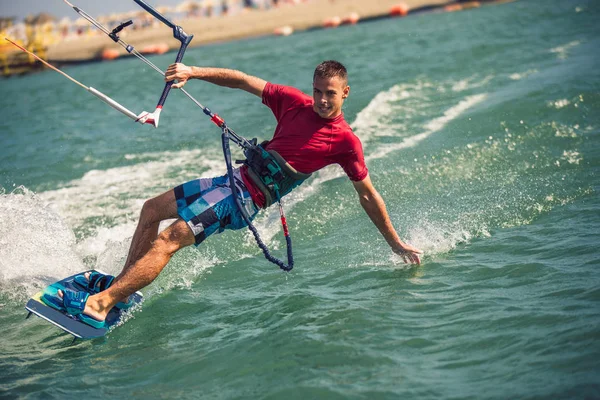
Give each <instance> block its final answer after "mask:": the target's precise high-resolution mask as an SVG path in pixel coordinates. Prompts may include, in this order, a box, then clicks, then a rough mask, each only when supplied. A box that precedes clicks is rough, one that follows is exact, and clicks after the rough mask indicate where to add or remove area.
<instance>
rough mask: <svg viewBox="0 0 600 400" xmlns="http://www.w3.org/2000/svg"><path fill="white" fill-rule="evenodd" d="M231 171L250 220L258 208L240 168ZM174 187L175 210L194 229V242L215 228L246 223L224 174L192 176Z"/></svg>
mask: <svg viewBox="0 0 600 400" xmlns="http://www.w3.org/2000/svg"><path fill="white" fill-rule="evenodd" d="M233 175H234V181H235V185H236V188H237V190H238V193H239V194H240V199H241V201H242V205H243V206H244V207H245V208H246V212H247V213H248V215H249V216H250V220H252V219H254V217H255V216H256V214H257V213H258V210H259V209H258V207H257V206H256V205H255V204H254V202H253V201H252V198H251V197H250V194H249V193H248V189H247V188H246V185H244V182H243V181H242V177H241V176H240V170H239V168H238V169H236V170H234V171H233ZM173 190H174V191H175V198H176V199H177V213H178V214H179V216H180V217H181V218H182V219H183V220H184V221H185V222H187V224H188V226H189V227H190V229H191V230H192V232H193V233H194V237H195V238H196V246H198V245H199V244H200V243H202V242H203V241H204V239H206V238H207V237H208V236H210V235H212V234H213V233H215V232H217V233H221V232H223V231H224V230H225V229H241V228H244V227H246V226H247V224H246V222H245V221H244V219H243V218H242V214H241V213H240V210H239V209H238V207H237V205H236V204H235V200H234V198H233V193H231V187H230V185H229V177H228V176H227V174H225V175H223V176H220V177H218V178H200V179H194V180H192V181H189V182H187V183H184V184H183V185H179V186H177V187H175V189H173Z"/></svg>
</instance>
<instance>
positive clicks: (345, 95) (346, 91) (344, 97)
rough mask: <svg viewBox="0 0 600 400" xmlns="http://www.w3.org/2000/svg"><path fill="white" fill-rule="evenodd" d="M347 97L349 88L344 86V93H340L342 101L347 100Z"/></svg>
mask: <svg viewBox="0 0 600 400" xmlns="http://www.w3.org/2000/svg"><path fill="white" fill-rule="evenodd" d="M349 95H350V86H346V87H345V88H344V91H343V92H342V99H346V98H348V96H349Z"/></svg>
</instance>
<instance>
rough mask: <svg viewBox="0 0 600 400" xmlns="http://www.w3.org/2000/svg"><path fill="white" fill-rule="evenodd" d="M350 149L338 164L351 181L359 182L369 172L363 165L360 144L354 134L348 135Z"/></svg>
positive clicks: (363, 156) (365, 165)
mask: <svg viewBox="0 0 600 400" xmlns="http://www.w3.org/2000/svg"><path fill="white" fill-rule="evenodd" d="M349 141H350V149H349V151H348V153H347V154H346V155H345V157H344V159H343V160H342V161H341V162H340V163H339V164H340V166H341V167H342V168H343V169H344V172H345V173H346V175H348V178H350V180H351V181H354V182H359V181H362V180H363V179H365V178H366V177H367V175H368V174H369V170H368V169H367V164H366V163H365V155H364V153H363V148H362V143H361V142H360V139H359V138H358V137H356V136H355V135H354V134H350V140H349Z"/></svg>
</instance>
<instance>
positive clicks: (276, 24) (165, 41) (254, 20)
mask: <svg viewBox="0 0 600 400" xmlns="http://www.w3.org/2000/svg"><path fill="white" fill-rule="evenodd" d="M509 1H514V0H488V1H454V0H452V1H448V0H405V1H403V2H401V3H399V2H398V0H372V1H365V0H310V1H308V2H303V3H298V4H293V5H292V4H282V5H281V6H279V7H277V8H271V9H268V10H245V11H244V12H242V13H238V14H236V15H217V16H212V17H201V18H198V17H196V18H183V19H181V20H177V21H176V24H178V25H180V26H181V27H182V28H183V29H184V31H185V32H186V33H188V34H193V35H194V39H193V41H192V42H191V43H190V46H189V47H198V46H201V45H206V44H211V43H218V42H225V41H231V40H238V39H245V38H252V37H258V36H265V35H284V36H287V35H289V34H293V32H299V31H305V30H313V29H333V28H335V27H337V26H339V25H345V24H356V23H360V22H365V21H372V20H375V19H380V18H388V17H392V15H394V14H395V15H396V17H403V16H410V15H411V14H416V13H422V12H426V11H441V12H444V11H445V12H451V11H460V10H463V9H469V8H474V7H479V6H482V5H486V4H496V3H504V2H509ZM156 22H158V21H156ZM120 36H121V38H122V39H123V40H124V41H126V42H128V43H130V44H132V45H134V46H135V48H136V49H137V50H138V51H141V52H142V53H145V54H162V53H165V52H167V51H173V50H175V51H176V50H178V49H179V46H180V43H179V42H178V41H177V40H175V39H174V38H173V32H172V30H171V29H169V28H168V27H166V26H165V25H163V24H160V23H155V24H153V25H152V26H151V27H149V28H144V29H136V30H134V29H131V28H125V29H124V30H123V31H122V32H121V33H120ZM3 42H4V49H5V52H4V54H3V55H0V65H1V66H2V67H3V68H2V70H3V75H5V76H7V75H12V74H22V73H27V72H30V71H31V70H34V69H39V68H40V67H41V65H40V63H39V62H34V61H33V60H32V59H31V58H28V57H27V55H26V54H24V53H21V52H19V51H18V50H16V49H14V48H11V47H10V45H9V44H8V42H6V41H3ZM53 42H54V43H51V44H48V45H44V46H39V45H38V46H28V47H29V50H30V51H34V52H36V53H37V54H38V55H40V56H41V57H42V58H44V59H46V60H47V61H49V62H50V63H53V64H55V65H59V66H60V65H64V64H74V63H84V62H94V61H102V60H108V59H115V58H119V57H123V56H128V53H127V51H126V50H125V49H124V48H123V47H121V46H120V45H118V44H117V43H114V42H112V41H111V40H110V39H109V38H108V37H107V36H106V35H105V34H103V33H101V34H100V33H99V32H96V33H95V34H93V35H91V34H90V35H82V36H81V37H76V38H70V39H69V40H58V41H53ZM13 49H14V50H15V51H13Z"/></svg>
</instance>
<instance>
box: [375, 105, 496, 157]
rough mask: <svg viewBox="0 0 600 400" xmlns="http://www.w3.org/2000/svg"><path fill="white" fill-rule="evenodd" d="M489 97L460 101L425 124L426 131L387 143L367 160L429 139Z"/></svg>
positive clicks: (384, 155)
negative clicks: (396, 141) (399, 140)
mask: <svg viewBox="0 0 600 400" xmlns="http://www.w3.org/2000/svg"><path fill="white" fill-rule="evenodd" d="M486 97H487V95H486V94H477V95H473V96H469V97H467V98H466V99H464V100H462V101H461V102H459V103H458V104H457V105H456V106H454V107H451V108H449V109H448V110H446V112H445V113H444V115H442V116H441V117H439V118H436V119H434V120H431V121H430V122H429V123H427V124H426V125H425V131H424V132H422V133H419V134H418V135H415V136H411V137H408V138H406V139H404V140H402V141H401V142H399V143H396V144H385V145H382V146H380V147H378V148H377V149H376V151H373V152H372V154H370V155H369V156H367V157H365V160H366V161H372V160H377V159H379V158H383V157H386V156H387V155H388V154H390V153H392V152H394V151H398V150H401V149H406V148H410V147H415V146H416V145H417V144H419V143H420V142H422V141H423V140H425V139H427V138H428V137H429V136H431V135H432V134H433V133H436V132H439V131H441V130H442V129H444V128H445V127H446V125H447V124H448V123H449V122H451V121H452V120H454V119H456V118H458V117H459V116H461V115H462V114H464V112H465V111H467V110H469V109H470V108H471V107H473V106H474V105H476V104H478V103H481V102H482V101H483V100H485V98H486Z"/></svg>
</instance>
